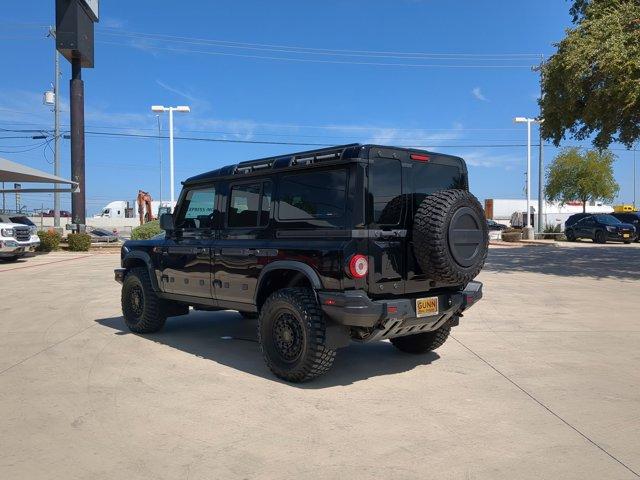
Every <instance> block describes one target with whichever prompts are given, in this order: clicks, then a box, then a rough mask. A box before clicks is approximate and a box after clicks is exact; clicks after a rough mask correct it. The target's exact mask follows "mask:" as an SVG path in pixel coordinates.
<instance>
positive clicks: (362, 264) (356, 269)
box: [349, 254, 369, 278]
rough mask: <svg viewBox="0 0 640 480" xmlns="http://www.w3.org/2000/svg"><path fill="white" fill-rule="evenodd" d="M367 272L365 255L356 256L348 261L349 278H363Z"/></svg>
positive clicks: (367, 265) (367, 266)
mask: <svg viewBox="0 0 640 480" xmlns="http://www.w3.org/2000/svg"><path fill="white" fill-rule="evenodd" d="M368 272H369V260H368V259H367V257H366V256H365V255H361V254H356V255H353V256H352V257H351V258H350V259H349V276H350V277H351V278H364V277H366V276H367V273H368Z"/></svg>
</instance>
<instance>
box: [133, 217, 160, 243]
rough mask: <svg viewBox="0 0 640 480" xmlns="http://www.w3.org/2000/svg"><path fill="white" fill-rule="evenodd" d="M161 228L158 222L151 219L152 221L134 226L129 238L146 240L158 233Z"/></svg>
mask: <svg viewBox="0 0 640 480" xmlns="http://www.w3.org/2000/svg"><path fill="white" fill-rule="evenodd" d="M161 233H162V230H161V229H160V222H159V221H158V220H153V221H152V222H148V223H145V224H144V225H140V226H139V227H136V228H134V229H133V230H132V231H131V240H147V239H149V238H151V237H155V236H156V235H160V234H161Z"/></svg>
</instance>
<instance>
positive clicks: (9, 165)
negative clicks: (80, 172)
mask: <svg viewBox="0 0 640 480" xmlns="http://www.w3.org/2000/svg"><path fill="white" fill-rule="evenodd" d="M0 182H2V188H1V189H0V193H73V192H77V191H78V183H77V182H73V181H71V180H67V179H66V178H62V177H58V176H56V175H51V174H50V173H47V172H43V171H42V170H37V169H35V168H31V167H27V166H25V165H20V164H19V163H15V162H12V161H10V160H7V159H5V158H0ZM5 182H14V183H53V184H55V185H69V186H70V187H69V188H56V187H53V188H51V187H49V188H20V189H15V188H11V189H5V188H4V184H5Z"/></svg>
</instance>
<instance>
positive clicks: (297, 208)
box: [278, 168, 347, 225]
mask: <svg viewBox="0 0 640 480" xmlns="http://www.w3.org/2000/svg"><path fill="white" fill-rule="evenodd" d="M346 196H347V170H346V169H344V168H341V169H338V170H325V171H321V172H308V173H297V174H293V175H287V176H285V177H282V180H281V181H280V189H279V202H278V218H279V219H280V220H303V221H304V220H316V219H322V220H325V222H323V224H327V225H335V222H334V221H332V220H333V219H337V218H342V217H343V216H344V212H345V208H346Z"/></svg>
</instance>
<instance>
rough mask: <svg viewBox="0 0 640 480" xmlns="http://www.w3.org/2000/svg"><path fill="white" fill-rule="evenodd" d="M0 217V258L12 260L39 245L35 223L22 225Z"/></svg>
mask: <svg viewBox="0 0 640 480" xmlns="http://www.w3.org/2000/svg"><path fill="white" fill-rule="evenodd" d="M4 217H5V215H2V216H1V218H0V260H4V261H9V262H13V261H15V260H17V259H18V258H20V257H23V256H24V255H26V254H27V253H28V252H32V251H34V250H35V249H36V248H37V247H38V246H39V245H40V238H39V237H38V228H37V227H36V226H35V225H24V224H20V223H14V222H11V221H9V222H6V221H5V220H11V219H9V218H4Z"/></svg>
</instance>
